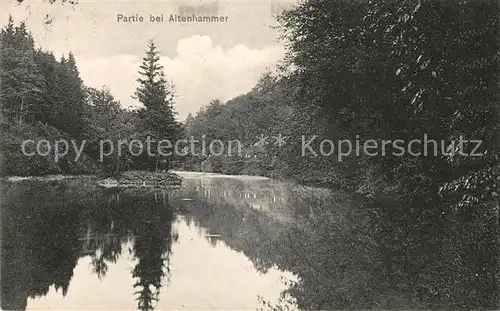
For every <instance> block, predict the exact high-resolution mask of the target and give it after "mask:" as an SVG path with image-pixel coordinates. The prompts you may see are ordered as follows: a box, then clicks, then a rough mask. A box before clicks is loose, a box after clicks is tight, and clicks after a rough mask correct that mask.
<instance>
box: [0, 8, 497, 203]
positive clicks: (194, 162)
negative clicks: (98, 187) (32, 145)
mask: <svg viewBox="0 0 500 311" xmlns="http://www.w3.org/2000/svg"><path fill="white" fill-rule="evenodd" d="M499 18H500V12H499V5H498V2H497V1H493V0H485V1H471V0H461V1H437V0H432V1H431V0H429V1H423V0H420V1H416V0H404V1H400V2H398V4H397V5H394V4H392V3H389V2H380V1H368V0H367V1H347V0H339V1H321V0H306V1H301V2H300V3H299V4H297V5H296V6H294V7H293V8H292V9H290V10H287V11H284V12H283V13H282V14H281V15H280V16H279V17H278V25H279V26H278V29H279V31H280V33H281V40H282V42H284V44H285V47H286V56H285V58H284V59H283V61H282V63H281V64H280V65H279V66H278V68H277V70H275V71H269V72H267V73H265V74H264V75H262V77H261V78H260V80H259V81H258V82H257V84H256V85H255V87H254V88H253V89H252V90H250V91H249V92H248V93H246V94H242V95H240V96H237V97H235V98H233V99H231V100H229V101H227V102H225V103H224V102H221V101H220V100H218V99H207V105H206V106H204V107H203V108H202V109H201V110H200V111H199V112H197V113H196V114H195V115H189V116H188V118H187V119H186V120H185V122H183V123H181V122H179V121H178V120H177V118H176V114H175V111H174V109H173V105H174V101H175V90H174V88H173V87H172V86H171V85H169V83H167V81H166V78H165V73H164V72H163V68H162V67H161V66H160V65H159V63H158V59H159V51H158V50H157V47H156V45H155V44H154V43H153V42H151V43H149V45H148V47H147V50H146V54H145V57H144V61H143V64H142V66H141V68H140V69H139V73H138V76H139V79H138V83H139V87H138V89H137V91H136V94H135V96H136V98H137V100H138V101H139V102H141V103H142V105H143V108H141V109H138V110H135V111H130V110H125V109H123V108H121V107H120V104H119V102H118V101H117V100H115V99H114V97H113V95H112V92H111V90H108V89H94V88H90V87H87V86H85V85H84V82H83V81H82V80H81V78H80V77H79V72H78V67H77V64H76V61H75V56H74V55H73V54H72V53H69V54H68V55H67V56H64V57H62V58H61V59H59V60H57V59H56V58H55V57H54V55H53V54H52V53H51V52H48V51H44V50H42V49H41V48H38V47H35V45H34V41H33V38H32V36H31V35H30V33H29V31H28V30H27V29H26V26H25V25H24V23H20V24H19V26H15V25H14V21H12V19H11V20H10V21H9V23H8V25H7V26H6V27H5V28H4V29H3V30H2V34H1V40H2V48H1V57H2V60H3V64H2V72H1V78H2V85H1V89H2V93H1V99H2V105H1V126H2V132H3V133H4V135H2V138H1V144H0V145H1V154H2V159H1V163H2V167H1V172H2V175H44V174H57V173H59V174H89V173H105V174H108V173H118V172H120V171H124V170H130V169H141V170H158V169H159V168H167V169H168V168H173V167H175V168H178V169H183V170H196V171H199V170H203V171H210V172H219V173H224V174H248V175H264V176H270V177H277V178H284V179H294V180H297V181H299V182H303V183H312V184H324V185H328V186H329V187H339V188H344V189H352V190H354V191H357V192H360V193H363V194H364V195H366V196H367V197H373V196H385V195H387V196H389V195H390V196H391V197H393V198H397V199H399V200H401V201H402V202H406V203H408V204H411V205H415V204H418V205H419V206H422V205H426V204H428V203H430V202H441V203H443V204H444V205H443V206H447V207H453V208H458V209H462V208H467V207H468V206H473V205H480V206H483V205H486V206H498V191H499V183H498V179H499V178H500V177H499V176H500V174H499V172H500V166H499V163H498V154H499V147H500V146H499V145H500V139H499V125H500V122H499V121H500V115H499V108H500V102H499V87H500V85H499V81H500V80H499V59H500V54H499V39H500V35H499ZM278 134H281V135H284V136H285V137H288V138H289V139H288V141H287V143H286V144H285V145H284V146H280V147H278V146H276V145H275V144H272V143H270V144H268V145H256V144H255V138H256V137H257V136H258V135H266V136H274V135H278ZM202 135H205V137H206V138H207V139H208V140H209V139H221V140H226V141H227V140H231V139H238V140H240V141H241V142H243V149H244V153H243V154H242V155H233V156H226V155H225V156H215V155H214V156H211V155H209V156H207V157H193V156H185V157H180V158H164V157H150V156H148V155H144V156H141V157H134V156H131V155H130V154H127V150H123V153H122V155H121V156H118V155H116V156H110V157H107V158H106V159H105V161H103V162H102V163H100V162H99V161H98V160H97V159H98V154H97V141H99V140H102V139H115V140H116V139H132V138H136V139H139V140H144V139H145V137H147V136H151V137H156V138H159V137H162V138H169V139H176V138H182V137H184V138H187V137H192V136H194V137H200V136H202ZM302 135H318V136H322V137H329V138H332V139H335V140H343V139H348V140H352V141H354V140H355V139H359V140H361V141H363V140H368V139H376V140H379V141H382V140H394V139H401V140H404V141H410V140H412V139H415V138H421V137H423V136H424V135H427V136H428V137H429V138H430V139H433V140H436V141H441V142H444V143H445V145H446V146H447V152H445V153H444V154H440V155H436V156H417V157H416V156H412V155H409V154H405V155H403V156H391V155H386V156H367V155H363V154H361V155H351V156H348V157H346V158H344V159H343V160H342V161H338V159H337V157H321V156H320V157H316V156H313V155H308V156H300V154H301V152H300V148H301V146H300V141H299V140H298V138H299V137H301V136H302ZM461 136H465V137H467V138H470V139H474V140H480V141H482V144H481V147H480V149H481V150H479V151H480V152H481V153H482V154H483V156H481V157H468V156H463V155H461V154H458V153H457V152H456V151H457V149H458V148H459V147H460V148H465V149H466V151H467V149H468V148H472V147H471V146H469V145H466V146H465V147H464V146H457V145H455V144H454V143H452V142H454V141H456V140H458V138H459V137H461ZM36 137H45V138H51V139H52V140H53V139H54V138H58V137H67V138H72V139H78V140H84V139H85V140H87V141H88V142H90V144H89V146H88V148H87V149H86V150H85V152H84V155H83V156H82V159H80V161H78V162H73V161H70V160H69V159H70V158H71V157H68V158H67V159H66V160H64V159H63V160H61V161H59V162H57V163H55V162H53V161H51V160H50V157H41V156H35V157H25V156H23V155H22V154H21V151H20V148H19V145H20V143H21V142H22V141H23V140H24V139H27V138H30V139H34V138H36ZM469 151H470V150H469ZM389 154H390V152H389Z"/></svg>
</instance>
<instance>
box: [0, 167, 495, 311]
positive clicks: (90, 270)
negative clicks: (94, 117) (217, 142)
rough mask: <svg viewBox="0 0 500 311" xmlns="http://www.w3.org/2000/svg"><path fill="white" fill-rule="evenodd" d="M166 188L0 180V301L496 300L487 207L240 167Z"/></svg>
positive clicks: (318, 303) (105, 306) (418, 304)
mask: <svg viewBox="0 0 500 311" xmlns="http://www.w3.org/2000/svg"><path fill="white" fill-rule="evenodd" d="M180 174H181V175H182V176H183V177H184V180H183V184H182V187H181V188H180V189H175V190H157V191H146V190H132V189H129V190H118V189H105V188H101V187H99V186H97V185H96V183H95V180H94V179H93V178H91V177H87V178H68V179H59V180H58V179H50V180H44V179H37V180H30V179H27V180H12V181H3V182H2V196H1V199H2V200H1V246H2V252H1V260H2V262H1V285H2V288H1V297H2V309H16V310H21V309H27V310H48V309H58V310H82V309H86V310H98V309H99V310H132V309H140V310H149V309H155V310H184V309H185V310H200V309H203V310H220V309H231V310H295V309H301V310H312V309H372V308H375V309H391V308H398V309H417V308H418V309H422V308H426V309H430V308H432V309H451V308H466V309H470V308H488V309H490V308H494V309H498V307H499V300H498V293H499V292H500V291H499V281H498V280H499V269H498V267H499V261H498V254H499V252H498V245H499V243H498V230H497V227H498V226H497V227H494V220H493V218H492V217H490V215H489V214H488V213H484V212H478V213H469V214H468V216H467V217H458V216H457V215H456V214H453V213H445V212H442V211H439V210H436V209H435V208H433V207H423V208H422V209H417V210H415V209H406V208H405V207H403V206H400V205H398V204H395V203H394V202H391V201H390V200H378V201H370V202H367V201H365V200H364V199H363V198H360V197H358V196H356V195H354V194H349V193H346V192H343V191H338V190H335V191H334V190H329V189H326V188H319V187H308V186H302V185H298V184H295V183H293V182H287V181H278V180H273V179H267V178H261V177H250V176H224V175H216V174H203V173H182V172H181V173H180Z"/></svg>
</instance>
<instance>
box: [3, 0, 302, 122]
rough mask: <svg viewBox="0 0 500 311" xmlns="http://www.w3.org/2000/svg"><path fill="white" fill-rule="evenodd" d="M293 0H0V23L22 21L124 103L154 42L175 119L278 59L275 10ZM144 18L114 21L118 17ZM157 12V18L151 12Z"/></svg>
mask: <svg viewBox="0 0 500 311" xmlns="http://www.w3.org/2000/svg"><path fill="white" fill-rule="evenodd" d="M292 2H295V0H254V1H242V0H239V1H238V0H233V1H231V2H228V1H220V0H219V1H217V0H204V1H200V0H177V1H175V2H174V1H169V0H147V1H146V0H134V1H131V0H121V1H116V0H95V1H90V0H79V2H78V4H76V5H71V4H68V3H65V4H62V3H60V2H59V1H58V0H57V3H55V4H49V3H48V2H44V1H43V0H33V1H32V0H24V2H23V3H21V4H19V3H17V1H15V0H0V3H1V18H2V25H5V24H6V23H7V19H8V16H9V15H12V16H13V18H14V21H15V22H19V21H22V20H24V21H25V22H26V25H27V27H28V29H29V30H30V31H31V32H32V34H33V36H34V38H35V42H36V45H37V46H38V47H42V48H43V49H45V50H51V51H53V52H54V54H55V55H56V57H61V56H62V55H67V54H68V52H69V51H72V52H73V54H74V55H75V58H76V61H77V65H78V68H79V69H80V76H81V78H82V80H83V81H84V83H85V85H87V86H90V87H94V88H101V87H103V86H106V87H108V88H109V89H110V90H111V91H112V93H113V94H114V95H115V97H116V99H118V100H119V101H120V102H121V104H122V106H123V107H130V108H133V107H137V106H139V105H140V104H139V103H138V102H137V101H136V100H134V99H133V98H132V95H133V93H134V91H135V88H136V87H137V82H136V79H137V78H138V74H137V72H138V70H139V65H140V62H141V60H142V57H143V56H144V52H145V49H146V45H147V43H148V41H149V40H150V39H153V40H154V41H155V43H156V44H157V45H158V48H159V50H160V52H161V54H160V56H161V59H160V62H161V64H162V65H163V66H164V70H165V74H166V76H167V78H168V80H169V81H170V83H171V84H173V85H174V87H175V92H176V94H177V97H176V103H175V109H176V111H177V112H178V113H179V115H178V116H179V119H180V120H182V119H184V118H185V117H186V116H187V115H188V113H192V114H195V113H196V112H197V111H198V110H199V108H200V107H202V106H204V105H207V104H208V103H209V102H210V101H211V100H212V99H220V100H222V101H227V100H229V99H231V98H233V97H235V96H237V95H239V94H242V93H245V92H248V91H249V90H251V88H252V87H253V86H254V85H255V83H256V82H257V80H258V78H259V77H260V76H261V75H262V73H264V72H265V70H266V69H268V68H270V69H272V68H274V66H275V65H276V64H277V63H278V62H279V61H280V60H281V59H282V58H283V56H284V46H283V42H281V41H280V40H278V38H279V31H278V30H276V29H274V28H273V27H272V26H275V25H276V20H275V14H276V13H277V12H279V11H280V8H286V7H290V5H291V4H292ZM180 13H181V14H184V15H185V16H191V15H192V14H196V15H201V16H203V15H216V16H225V17H227V21H226V22H213V23H192V22H191V23H189V22H185V23H182V22H170V21H169V17H170V15H171V14H174V15H176V14H180ZM119 14H121V15H122V16H126V17H129V16H135V19H136V20H137V19H138V17H139V16H142V17H143V22H134V21H132V20H133V19H132V18H129V19H128V20H129V22H124V19H123V18H122V19H121V20H120V21H118V15H119ZM161 14H163V22H150V16H151V15H153V16H155V17H158V16H160V15H161Z"/></svg>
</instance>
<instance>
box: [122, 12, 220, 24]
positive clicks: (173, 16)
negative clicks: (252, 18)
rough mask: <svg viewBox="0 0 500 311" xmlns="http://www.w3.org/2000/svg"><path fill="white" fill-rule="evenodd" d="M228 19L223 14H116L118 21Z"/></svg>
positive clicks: (182, 21) (207, 20) (210, 20)
mask: <svg viewBox="0 0 500 311" xmlns="http://www.w3.org/2000/svg"><path fill="white" fill-rule="evenodd" d="M227 20H228V16H223V15H221V16H212V15H196V14H192V15H180V14H149V16H146V17H145V16H143V15H140V14H133V15H124V14H117V15H116V21H117V22H119V23H145V22H150V23H166V22H167V23H225V22H227Z"/></svg>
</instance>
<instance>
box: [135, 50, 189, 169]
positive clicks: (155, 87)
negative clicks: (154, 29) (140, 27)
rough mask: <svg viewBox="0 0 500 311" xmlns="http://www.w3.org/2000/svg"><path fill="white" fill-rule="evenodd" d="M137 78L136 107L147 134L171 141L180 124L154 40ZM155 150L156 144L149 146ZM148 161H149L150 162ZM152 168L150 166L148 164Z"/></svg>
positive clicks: (172, 92)
mask: <svg viewBox="0 0 500 311" xmlns="http://www.w3.org/2000/svg"><path fill="white" fill-rule="evenodd" d="M139 75H140V77H139V78H138V79H137V82H139V86H138V87H137V90H136V92H135V98H136V99H138V100H139V102H140V103H142V104H143V106H144V107H143V108H142V109H140V110H139V116H140V118H141V120H142V123H143V128H144V131H145V134H146V135H149V136H151V137H152V138H153V139H155V140H160V139H169V140H170V141H173V140H174V139H176V138H177V137H178V135H179V132H180V130H179V128H180V126H179V123H178V122H177V121H176V118H175V115H176V113H175V111H174V109H173V103H174V89H173V86H172V85H170V84H169V83H168V82H167V80H166V78H165V73H164V71H163V66H162V65H161V64H160V56H159V51H158V50H157V47H156V45H155V44H154V42H153V41H150V42H149V44H148V47H147V51H146V55H145V57H144V58H143V62H142V64H141V66H140V71H139ZM152 148H154V149H153V152H155V153H156V148H155V146H152ZM149 160H150V159H149V157H148V163H151V162H150V161H149ZM159 161H160V157H159V156H156V157H155V159H154V167H155V170H158V164H159ZM149 167H150V168H152V166H149Z"/></svg>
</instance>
